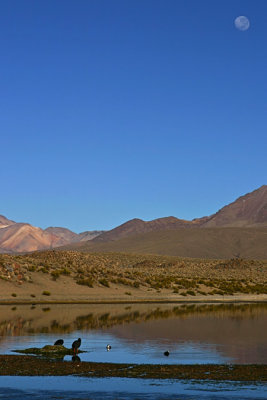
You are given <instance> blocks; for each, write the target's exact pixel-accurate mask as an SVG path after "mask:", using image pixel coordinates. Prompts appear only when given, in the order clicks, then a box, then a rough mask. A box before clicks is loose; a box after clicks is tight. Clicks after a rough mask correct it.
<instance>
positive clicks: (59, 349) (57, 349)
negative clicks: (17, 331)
mask: <svg viewBox="0 0 267 400" xmlns="http://www.w3.org/2000/svg"><path fill="white" fill-rule="evenodd" d="M12 351H13V352H15V353H21V354H35V355H38V356H46V357H49V356H50V357H60V356H61V357H62V356H67V355H70V356H72V355H73V350H72V349H67V348H66V347H65V346H53V345H52V346H51V345H46V346H44V347H42V348H39V347H30V348H29V349H24V350H23V349H22V350H12ZM78 353H86V351H82V350H79V349H78Z"/></svg>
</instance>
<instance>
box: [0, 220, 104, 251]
mask: <svg viewBox="0 0 267 400" xmlns="http://www.w3.org/2000/svg"><path fill="white" fill-rule="evenodd" d="M102 232H103V231H100V232H99V233H102ZM97 234H98V232H97V231H92V232H90V231H88V232H83V233H81V234H77V233H74V232H72V231H70V230H69V229H66V228H55V227H50V228H47V229H45V230H43V229H41V228H37V227H35V226H32V225H30V224H26V223H16V222H14V221H10V220H8V219H7V218H5V217H3V216H0V253H19V252H29V251H36V250H44V249H52V248H54V247H59V246H64V245H67V244H69V243H76V242H79V241H83V240H90V237H91V238H94V237H96V235H97ZM90 235H91V236H90Z"/></svg>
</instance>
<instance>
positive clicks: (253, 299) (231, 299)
mask: <svg viewBox="0 0 267 400" xmlns="http://www.w3.org/2000/svg"><path fill="white" fill-rule="evenodd" d="M133 297H134V296H133ZM188 297H191V298H188V299H185V298H184V297H182V298H177V296H176V297H175V298H174V297H172V296H170V297H169V298H167V297H162V298H159V297H150V298H147V299H146V298H141V297H140V298H138V297H135V298H129V297H124V298H117V299H116V298H101V299H97V298H91V299H86V300H85V299H79V298H76V299H75V298H73V299H71V300H66V299H53V300H52V299H51V300H39V299H38V300H37V299H32V300H26V299H21V300H19V299H16V300H15V299H14V300H9V299H1V298H0V306H1V305H38V304H220V303H225V304H237V303H267V295H265V296H264V295H259V296H255V295H251V296H250V295H246V296H242V295H240V296H220V297H217V296H205V297H198V296H195V297H192V296H188Z"/></svg>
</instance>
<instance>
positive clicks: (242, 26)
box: [235, 15, 250, 31]
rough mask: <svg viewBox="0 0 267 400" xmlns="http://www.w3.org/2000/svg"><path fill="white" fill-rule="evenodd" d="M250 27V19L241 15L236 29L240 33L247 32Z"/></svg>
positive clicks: (236, 20) (237, 20)
mask: <svg viewBox="0 0 267 400" xmlns="http://www.w3.org/2000/svg"><path fill="white" fill-rule="evenodd" d="M249 26H250V22H249V19H248V18H247V17H245V16H244V15H240V16H239V17H237V18H236V19H235V27H236V29H238V30H239V31H247V30H248V28H249Z"/></svg>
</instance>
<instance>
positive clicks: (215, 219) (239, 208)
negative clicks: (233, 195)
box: [203, 185, 267, 228]
mask: <svg viewBox="0 0 267 400" xmlns="http://www.w3.org/2000/svg"><path fill="white" fill-rule="evenodd" d="M222 226H224V227H225V226H231V227H262V226H265V227H267V185H263V186H261V187H260V188H259V189H257V190H254V191H253V192H251V193H248V194H246V195H245V196H241V197H239V198H238V199H237V200H236V201H234V202H233V203H231V204H229V205H228V206H225V207H223V208H221V209H220V210H219V211H218V212H217V213H216V214H214V215H212V216H211V217H209V219H208V220H207V221H206V222H205V223H204V225H203V227H205V228H213V227H222Z"/></svg>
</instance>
